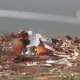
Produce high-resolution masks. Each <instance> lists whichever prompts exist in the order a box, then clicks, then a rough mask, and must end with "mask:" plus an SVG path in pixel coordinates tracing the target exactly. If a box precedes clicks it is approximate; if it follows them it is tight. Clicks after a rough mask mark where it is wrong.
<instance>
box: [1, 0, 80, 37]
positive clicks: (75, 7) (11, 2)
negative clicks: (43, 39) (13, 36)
mask: <svg viewBox="0 0 80 80" xmlns="http://www.w3.org/2000/svg"><path fill="white" fill-rule="evenodd" d="M0 10H16V11H24V12H34V13H42V14H43V13H44V14H52V15H62V16H68V17H76V13H77V11H79V10H80V0H0ZM18 28H23V29H26V30H29V29H33V30H36V31H37V32H38V31H39V32H41V33H44V34H47V35H49V36H52V37H54V36H61V35H62V36H63V35H68V34H69V35H73V36H76V35H77V36H79V35H80V25H76V24H67V23H59V22H48V21H40V20H28V19H25V20H23V19H12V18H3V17H2V18H1V17H0V31H9V32H11V31H12V30H13V31H16V32H17V31H18Z"/></svg>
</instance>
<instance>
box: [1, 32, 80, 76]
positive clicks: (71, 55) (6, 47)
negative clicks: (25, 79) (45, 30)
mask: <svg viewBox="0 0 80 80" xmlns="http://www.w3.org/2000/svg"><path fill="white" fill-rule="evenodd" d="M27 33H28V35H29V37H30V39H29V40H30V43H28V45H26V48H25V49H26V50H24V49H22V50H21V53H20V55H18V56H16V55H15V56H10V55H9V54H8V53H10V51H12V52H13V54H15V51H14V45H15V44H13V42H12V41H13V40H14V39H22V37H19V36H18V37H15V36H16V35H14V34H13V33H12V34H10V35H6V36H2V37H1V40H0V51H1V52H0V55H1V56H0V75H2V74H4V73H5V74H7V75H33V74H35V75H37V74H38V75H40V74H42V73H43V74H49V73H48V70H47V67H49V68H54V67H55V66H56V67H58V66H65V67H69V68H72V67H74V66H76V67H77V68H79V66H80V65H79V61H80V38H78V37H73V38H72V37H70V36H65V37H62V38H57V39H53V38H49V37H47V36H45V35H42V34H39V33H35V35H34V34H33V33H32V31H27ZM19 34H20V33H19ZM19 34H18V35H19ZM32 37H33V38H32ZM34 37H35V38H34ZM26 39H28V38H26ZM23 40H24V39H22V40H21V41H23ZM16 44H17V43H16ZM24 44H26V43H24ZM38 46H42V48H40V49H41V50H43V52H41V53H38V54H37V55H36V53H37V52H36V50H37V48H38ZM23 47H24V46H23ZM44 48H46V50H45V51H49V52H44ZM38 52H40V51H38ZM43 53H44V54H45V55H44V54H43ZM47 53H48V54H47ZM35 67H36V69H35ZM44 67H45V68H44ZM37 68H38V69H37ZM44 69H46V71H44Z"/></svg>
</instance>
